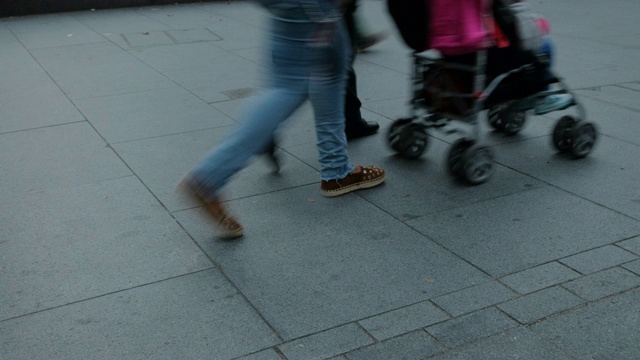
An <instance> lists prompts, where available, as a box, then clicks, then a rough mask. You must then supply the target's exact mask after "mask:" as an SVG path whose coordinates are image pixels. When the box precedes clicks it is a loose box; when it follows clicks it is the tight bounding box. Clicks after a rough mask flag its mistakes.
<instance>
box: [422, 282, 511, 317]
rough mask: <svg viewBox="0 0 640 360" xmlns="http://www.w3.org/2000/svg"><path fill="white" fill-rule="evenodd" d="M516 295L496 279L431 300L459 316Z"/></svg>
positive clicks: (453, 314)
mask: <svg viewBox="0 0 640 360" xmlns="http://www.w3.org/2000/svg"><path fill="white" fill-rule="evenodd" d="M516 296H517V295H516V294H515V293H514V292H513V291H511V290H509V289H507V288H506V287H505V286H504V285H502V284H500V283H499V282H496V281H491V282H486V283H483V284H479V285H476V286H472V287H470V288H467V289H462V290H459V291H456V292H453V293H451V294H447V295H443V296H439V297H437V298H435V299H433V302H434V303H435V304H436V305H438V306H439V307H441V308H442V309H444V310H445V311H446V312H447V313H449V314H451V315H452V316H460V315H463V314H467V313H470V312H473V311H476V310H480V309H484V308H486V307H489V306H492V305H495V304H498V303H501V302H504V301H507V300H510V299H513V298H514V297H516Z"/></svg>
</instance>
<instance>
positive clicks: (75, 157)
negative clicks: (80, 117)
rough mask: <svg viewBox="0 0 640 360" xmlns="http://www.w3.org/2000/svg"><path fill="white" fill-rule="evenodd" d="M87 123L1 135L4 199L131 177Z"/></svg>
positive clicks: (0, 156)
mask: <svg viewBox="0 0 640 360" xmlns="http://www.w3.org/2000/svg"><path fill="white" fill-rule="evenodd" d="M105 145H106V144H105V143H104V140H102V139H101V138H100V137H99V136H98V134H96V132H95V130H94V129H92V128H91V126H90V125H89V124H88V123H86V122H82V123H75V124H66V125H61V126H53V127H47V128H42V129H34V130H29V131H21V132H16V133H8V134H0V171H2V173H3V174H7V175H3V177H2V181H0V194H2V196H16V195H19V194H22V193H27V192H34V191H42V190H45V189H53V188H55V187H69V186H75V185H79V184H86V183H91V182H96V181H101V180H107V179H115V178H119V177H123V176H129V175H131V171H129V169H128V168H127V167H126V166H125V165H124V164H123V163H122V161H120V159H118V157H117V156H116V154H115V153H114V152H113V150H111V149H109V148H108V147H106V146H105Z"/></svg>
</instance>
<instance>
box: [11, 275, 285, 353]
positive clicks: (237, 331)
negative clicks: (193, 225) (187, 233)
mask: <svg viewBox="0 0 640 360" xmlns="http://www.w3.org/2000/svg"><path fill="white" fill-rule="evenodd" d="M0 334H2V339H3V340H2V343H3V346H1V347H0V358H2V359H34V360H36V359H43V360H44V359H47V360H48V359H70V360H71V359H133V358H135V359H168V360H169V359H172V360H173V359H182V358H189V359H204V358H208V359H231V358H235V357H238V356H242V355H244V354H248V353H252V352H255V351H257V350H259V349H263V348H266V347H269V346H273V345H276V344H277V343H278V339H277V337H275V336H274V334H273V332H272V331H271V330H270V329H269V327H268V326H267V325H266V324H265V323H264V321H262V319H261V318H260V316H259V315H258V314H257V313H256V312H255V310H253V309H252V307H251V306H250V305H249V304H248V303H247V302H246V301H245V300H244V299H243V298H242V296H241V295H240V294H238V293H237V291H236V290H235V289H234V288H233V286H232V285H231V284H230V283H229V282H228V281H227V280H226V279H225V278H224V276H222V275H221V274H220V272H219V271H217V270H210V271H203V272H198V273H195V274H191V275H187V276H182V277H177V278H174V279H170V280H166V281H161V282H157V283H154V284H150V285H146V286H142V287H137V288H134V289H130V290H127V291H122V292H117V293H114V294H110V295H106V296H102V297H98V298H94V299H91V300H87V301H82V302H78V303H75V304H71V305H68V306H62V307H59V308H56V309H52V310H49V311H45V312H40V313H36V314H33V315H29V316H23V317H19V318H16V319H13V320H8V321H3V322H0Z"/></svg>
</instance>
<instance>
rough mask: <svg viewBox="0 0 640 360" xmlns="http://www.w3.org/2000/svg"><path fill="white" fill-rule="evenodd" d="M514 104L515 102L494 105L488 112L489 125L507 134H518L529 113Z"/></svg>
mask: <svg viewBox="0 0 640 360" xmlns="http://www.w3.org/2000/svg"><path fill="white" fill-rule="evenodd" d="M512 104H513V102H510V103H505V104H500V105H496V106H492V107H490V108H489V112H488V114H487V119H488V120H489V125H491V127H493V128H494V129H495V130H496V131H499V132H501V133H503V134H505V135H515V134H517V133H518V132H520V130H522V127H523V126H524V123H525V122H526V121H527V113H526V112H525V111H522V110H516V109H514V108H513V106H512Z"/></svg>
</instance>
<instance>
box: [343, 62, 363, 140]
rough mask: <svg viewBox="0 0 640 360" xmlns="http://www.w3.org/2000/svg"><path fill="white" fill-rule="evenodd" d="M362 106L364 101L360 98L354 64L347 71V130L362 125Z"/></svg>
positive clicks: (345, 107)
mask: <svg viewBox="0 0 640 360" xmlns="http://www.w3.org/2000/svg"><path fill="white" fill-rule="evenodd" d="M361 106H362V103H361V102H360V99H358V88H357V85H356V73H355V71H353V66H350V67H349V72H348V73H347V92H346V96H345V102H344V118H345V125H346V130H347V132H349V130H350V129H352V128H355V127H358V126H362V125H361V123H362V116H361V114H360V107H361Z"/></svg>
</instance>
